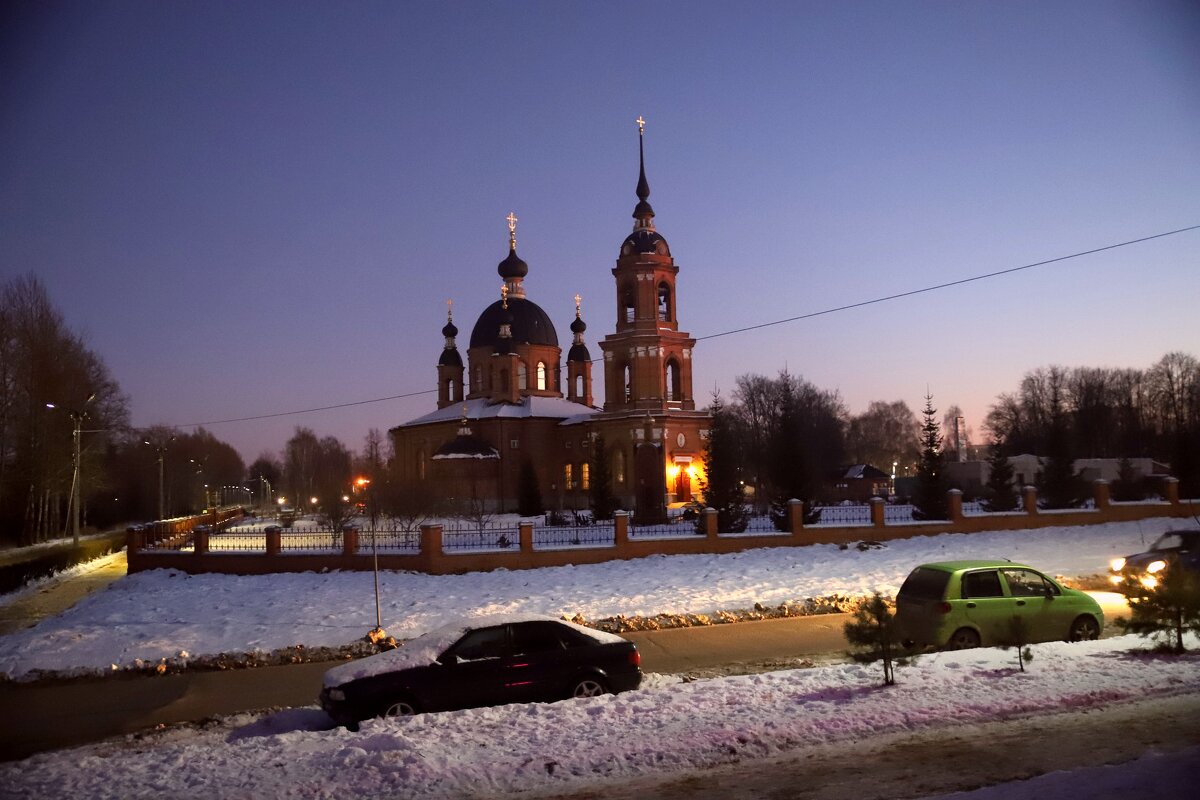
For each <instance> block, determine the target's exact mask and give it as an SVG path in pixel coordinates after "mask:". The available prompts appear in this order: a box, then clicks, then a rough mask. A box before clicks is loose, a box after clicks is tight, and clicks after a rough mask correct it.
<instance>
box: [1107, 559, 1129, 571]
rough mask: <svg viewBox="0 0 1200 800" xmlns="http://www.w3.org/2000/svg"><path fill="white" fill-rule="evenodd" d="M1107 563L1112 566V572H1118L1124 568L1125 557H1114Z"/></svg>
mask: <svg viewBox="0 0 1200 800" xmlns="http://www.w3.org/2000/svg"><path fill="white" fill-rule="evenodd" d="M1108 565H1109V566H1110V567H1112V571H1113V572H1120V571H1121V570H1123V569H1125V559H1123V558H1114V559H1113V560H1112V561H1110V562H1108Z"/></svg>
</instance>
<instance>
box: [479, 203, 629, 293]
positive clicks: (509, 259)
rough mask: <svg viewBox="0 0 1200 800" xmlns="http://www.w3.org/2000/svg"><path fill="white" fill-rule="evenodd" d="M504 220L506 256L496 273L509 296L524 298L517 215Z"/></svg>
mask: <svg viewBox="0 0 1200 800" xmlns="http://www.w3.org/2000/svg"><path fill="white" fill-rule="evenodd" d="M651 213H653V212H651ZM505 219H507V220H508V255H507V256H506V257H505V259H504V260H503V261H501V262H500V263H499V264H497V265H496V272H498V273H500V277H501V278H503V279H504V285H505V286H507V287H508V293H509V294H510V295H511V296H513V297H524V296H525V287H524V285H523V284H524V282H525V276H526V275H528V274H529V265H528V264H526V263H525V262H524V261H522V260H521V257H520V256H518V255H517V215H516V214H514V213H513V212H511V211H510V212H508V216H507V217H506V218H505Z"/></svg>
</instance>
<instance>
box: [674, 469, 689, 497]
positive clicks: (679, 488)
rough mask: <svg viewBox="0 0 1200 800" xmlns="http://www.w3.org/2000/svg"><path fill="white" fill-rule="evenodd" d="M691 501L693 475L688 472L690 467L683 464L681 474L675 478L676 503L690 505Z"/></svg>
mask: <svg viewBox="0 0 1200 800" xmlns="http://www.w3.org/2000/svg"><path fill="white" fill-rule="evenodd" d="M691 500H692V474H691V473H690V472H688V465H687V464H683V465H681V467H680V470H679V474H678V475H676V476H675V501H676V502H679V503H689V502H691Z"/></svg>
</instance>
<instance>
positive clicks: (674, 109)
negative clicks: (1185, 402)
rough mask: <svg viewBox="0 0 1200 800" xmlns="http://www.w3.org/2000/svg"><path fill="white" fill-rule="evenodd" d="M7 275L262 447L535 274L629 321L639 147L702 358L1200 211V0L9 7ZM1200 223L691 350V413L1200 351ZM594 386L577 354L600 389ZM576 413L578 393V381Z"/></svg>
mask: <svg viewBox="0 0 1200 800" xmlns="http://www.w3.org/2000/svg"><path fill="white" fill-rule="evenodd" d="M0 24H2V26H3V27H2V29H0V279H7V278H9V277H11V276H13V275H18V274H23V273H29V272H31V273H33V274H35V275H37V276H38V277H39V278H40V279H41V280H42V281H43V282H44V283H45V284H46V286H47V288H48V290H49V292H50V295H51V298H52V299H53V301H54V302H55V304H56V305H57V306H58V307H59V308H60V310H61V311H62V312H63V313H64V315H65V317H66V319H67V321H68V323H69V324H70V325H71V326H72V327H73V328H74V329H76V330H79V331H81V332H83V333H84V334H85V336H86V338H87V340H88V342H89V344H90V346H91V347H92V348H93V349H94V350H96V351H97V352H99V353H100V354H101V355H102V356H103V357H104V359H105V361H106V362H107V364H108V366H109V368H110V370H111V371H112V372H113V374H114V376H115V377H116V379H117V380H118V381H119V382H120V384H121V386H122V388H123V389H124V391H125V392H126V393H127V394H128V395H129V396H130V398H131V407H132V412H133V423H134V424H135V425H152V424H160V423H162V424H174V425H180V426H183V425H188V424H191V423H199V422H209V421H215V420H225V419H231V418H240V417H249V416H255V415H263V414H272V413H276V412H283V411H291V410H296V409H308V408H313V407H318V406H329V405H335V404H341V403H352V402H357V401H369V400H373V399H375V398H382V397H390V396H394V395H401V394H407V393H415V392H429V394H422V395H418V396H415V397H410V398H407V399H397V400H388V401H384V402H373V403H364V404H361V405H356V406H353V407H349V408H341V409H336V410H328V411H321V412H316V413H308V414H301V415H295V416H282V417H275V418H272V419H263V420H256V421H249V422H234V423H225V424H212V425H208V426H207V427H208V428H209V429H210V430H211V431H212V432H213V433H214V434H216V435H217V436H218V437H220V438H222V439H224V440H226V441H229V442H231V443H232V444H234V445H235V446H236V447H237V448H238V449H239V450H240V451H241V452H242V454H243V456H244V457H245V458H246V459H247V461H250V460H252V459H253V458H254V457H255V456H257V455H258V453H259V452H260V451H262V450H265V449H269V450H272V451H277V450H279V449H280V448H281V447H282V445H283V444H284V442H285V441H286V440H287V438H288V437H289V436H290V434H291V432H292V430H293V428H294V427H295V426H296V425H305V426H308V427H311V428H313V429H314V430H316V431H317V433H318V434H320V435H325V434H333V435H336V436H338V437H339V438H340V439H342V440H343V441H344V442H345V443H346V444H348V445H349V446H351V447H352V448H355V449H359V448H361V446H362V441H363V437H364V436H365V434H366V432H367V430H368V428H371V427H377V428H380V429H384V430H386V429H387V428H389V427H391V426H393V425H396V424H398V423H400V422H404V421H406V420H408V419H411V418H413V417H416V416H419V415H420V414H423V413H425V412H427V411H430V410H432V409H433V408H434V407H435V402H436V395H435V394H434V393H433V391H432V390H434V389H435V388H436V369H435V367H436V363H437V358H438V355H439V353H440V351H441V347H442V338H441V334H440V328H441V326H442V324H443V323H444V321H445V311H446V306H445V301H446V299H447V298H453V299H454V308H455V321H456V323H457V324H458V327H459V328H460V330H461V332H462V333H461V335H460V346H461V349H462V352H463V353H464V356H465V343H466V339H467V337H468V336H469V332H470V329H471V327H472V326H473V325H474V322H475V318H476V317H477V316H478V314H479V312H480V311H482V310H483V308H484V307H485V306H486V305H487V304H488V303H490V302H491V301H492V300H493V299H495V298H496V297H498V294H499V286H500V278H499V276H498V275H497V274H496V264H497V262H499V261H500V260H501V259H502V258H503V257H504V256H505V254H506V252H507V235H508V231H507V226H506V223H505V220H504V218H505V216H506V215H507V214H508V213H509V212H510V211H513V212H515V213H516V214H517V216H518V217H519V218H520V222H519V224H518V229H517V237H518V252H519V253H520V255H521V256H522V258H524V259H525V260H526V261H527V262H528V263H529V266H530V272H529V276H528V278H527V280H526V287H527V290H528V292H529V298H530V299H531V300H534V301H535V302H537V303H538V304H540V305H541V306H542V307H543V308H545V309H546V311H547V312H548V313H549V314H550V315H551V317H552V318H553V319H554V320H555V322H556V323H557V325H558V331H559V342H560V344H562V345H563V346H564V350H565V348H566V346H569V342H570V332H569V330H568V328H567V326H568V325H569V323H570V321H571V319H572V318H573V311H574V301H573V300H572V298H573V296H574V295H575V293H576V292H578V293H580V294H581V295H582V296H583V311H584V318H585V319H586V320H587V322H588V333H587V336H588V343H589V345H590V346H591V350H592V353H593V355H599V348H598V347H597V346H596V342H598V341H599V340H600V339H601V338H602V337H603V336H604V335H605V334H606V333H608V332H609V331H611V330H612V328H613V325H614V322H615V317H616V300H615V294H616V292H615V286H614V283H613V279H612V275H611V272H610V270H611V268H612V266H613V264H614V262H615V259H616V257H617V248H618V245H619V244H620V243H621V241H622V240H623V238H624V237H625V235H626V234H627V233H628V232H629V230H630V228H631V226H632V218H631V217H630V214H631V212H632V211H633V206H634V204H635V203H636V197H635V195H634V188H635V185H636V180H637V126H636V125H635V123H634V120H635V118H636V117H638V116H639V115H642V116H644V117H645V119H646V122H647V125H646V160H647V164H646V170H647V177H648V179H649V181H650V187H651V192H652V194H651V197H650V202H651V203H652V204H653V206H654V209H655V211H656V212H657V217H656V222H657V225H658V229H659V231H660V232H661V233H662V234H663V235H664V236H665V237H666V238H667V240H668V241H669V242H670V243H671V249H672V251H673V254H674V256H675V258H676V262H677V263H678V264H679V266H680V273H679V279H678V292H679V296H678V297H679V300H678V302H679V318H680V324H681V327H682V328H683V329H685V330H687V331H689V332H690V333H691V334H692V335H693V336H696V337H703V336H707V335H711V334H716V333H720V332H723V331H727V330H730V329H735V328H742V327H745V326H749V325H755V324H758V323H762V322H768V321H772V320H777V319H783V318H788V317H793V316H797V315H801V314H806V313H810V312H815V311H821V310H824V309H828V308H832V307H837V306H842V305H847V304H851V303H856V302H861V301H864V300H870V299H872V298H875V297H879V296H883V295H888V294H893V293H898V292H904V291H909V290H912V289H918V288H922V287H925V286H929V285H932V284H937V283H943V282H947V281H953V280H957V279H961V278H966V277H970V276H973V275H978V274H982V273H988V272H993V271H997V270H1002V269H1007V268H1011V267H1018V266H1022V265H1025V264H1029V263H1032V262H1036V261H1042V260H1045V259H1050V258H1055V257H1058V256H1063V255H1068V254H1071V253H1075V252H1079V251H1083V250H1090V249H1093V248H1097V247H1102V246H1105V245H1109V244H1114V243H1117V242H1122V241H1125V240H1129V239H1135V238H1140V237H1143V236H1149V235H1153V234H1156V233H1161V232H1165V231H1170V230H1174V229H1178V228H1183V227H1187V226H1192V225H1198V224H1200V6H1197V5H1196V4H1195V3H1194V2H1146V3H1109V2H1097V1H1095V0H1089V1H1088V2H1078V3H1076V2H1033V3H1019V2H1003V3H988V2H979V3H957V2H954V3H935V2H921V3H911V2H905V3H897V2H886V3H877V2H854V3H832V2H831V3H808V2H780V3H745V4H741V3H730V2H728V1H727V0H726V1H725V2H713V3H709V2H687V3H683V2H679V3H676V2H650V3H647V2H605V3H583V2H577V3H565V2H544V3H533V2H529V3H513V2H509V3H500V2H487V3H485V2H450V3H391V2H389V3H365V2H347V3H319V2H290V3H276V2H255V3H242V2H220V1H219V0H205V2H143V1H136V0H130V1H128V2H86V3H85V2H66V3H52V2H9V3H6V4H4V8H3V10H2V11H0ZM1198 301H1200V231H1191V232H1188V233H1181V234H1178V235H1176V236H1171V237H1167V238H1163V239H1158V240H1155V241H1152V242H1146V243H1143V244H1138V245H1134V246H1131V247H1126V248H1121V249H1117V250H1113V251H1109V252H1105V253H1100V254H1097V255H1092V256H1087V257H1084V258H1080V259H1075V260H1071V261H1066V262H1062V263H1058V264H1054V265H1050V266H1046V267H1040V268H1037V269H1033V270H1026V271H1022V272H1018V273H1016V274H1013V275H1008V276H1003V277H999V278H994V279H990V280H987V281H982V282H976V283H971V284H968V285H965V286H960V287H955V288H950V289H946V290H942V291H938V292H934V293H929V294H922V295H919V296H916V297H911V298H906V299H902V300H897V301H892V302H888V303H884V304H879V305H872V306H868V307H865V308H859V309H855V310H851V311H846V312H841V313H836V314H830V315H826V316H821V317H817V318H815V319H810V320H804V321H798V322H792V323H788V324H785V325H780V326H775V327H770V328H765V329H761V330H757V331H754V332H750V333H744V334H738V335H734V336H726V337H722V338H717V339H713V340H711V341H701V342H700V343H699V344H698V345H697V347H696V356H695V358H696V375H695V391H696V396H697V399H698V400H702V401H703V402H707V399H708V397H709V396H710V394H711V393H712V391H713V390H714V389H720V390H721V392H722V393H723V394H724V395H726V396H727V395H728V394H729V393H730V391H731V390H732V388H733V383H734V378H735V377H736V376H737V375H740V374H743V373H747V372H758V373H763V374H774V373H776V372H777V371H778V370H779V369H780V368H782V367H784V366H786V367H787V368H788V369H789V370H790V371H791V372H793V373H797V374H800V375H802V376H803V377H804V378H806V379H808V380H810V381H812V382H813V383H815V384H817V385H818V386H820V387H822V388H828V389H837V390H839V391H840V392H841V395H842V397H843V399H844V400H845V402H846V404H847V406H848V407H849V409H850V411H851V412H853V413H858V412H861V411H863V410H865V409H866V407H867V404H868V403H870V402H871V401H873V400H886V401H892V400H897V399H902V400H905V401H906V402H907V403H908V404H909V406H910V407H912V408H913V409H914V410H919V408H920V407H921V405H922V404H923V401H922V397H923V395H924V394H925V391H926V386H928V387H929V389H930V390H931V391H932V393H933V395H934V403H935V405H937V406H938V407H939V409H944V408H945V407H946V406H947V405H949V404H951V403H957V404H959V405H960V406H962V407H963V409H964V411H965V414H966V417H967V424H968V425H969V426H970V427H971V428H973V429H975V431H976V432H977V433H976V438H979V434H978V431H979V429H980V427H981V424H982V421H983V417H984V416H985V415H986V413H987V410H988V407H989V405H990V404H991V403H992V402H993V400H994V399H995V397H996V395H997V394H999V393H1001V392H1008V391H1013V390H1014V389H1015V388H1016V387H1017V385H1018V383H1019V381H1020V379H1021V377H1022V375H1023V374H1024V373H1025V372H1027V371H1028V370H1031V369H1033V368H1035V367H1038V366H1044V365H1049V364H1063V365H1067V366H1083V365H1087V366H1112V367H1143V368H1144V367H1148V366H1150V365H1151V364H1152V363H1153V362H1154V361H1156V360H1157V359H1158V358H1159V357H1161V356H1162V355H1163V354H1165V353H1167V352H1169V351H1172V350H1184V351H1186V352H1191V353H1193V354H1196V355H1200V308H1198V305H1197V304H1198ZM599 372H600V370H597V373H599ZM596 394H597V396H598V397H602V396H603V392H602V390H601V389H600V388H599V387H597V392H596Z"/></svg>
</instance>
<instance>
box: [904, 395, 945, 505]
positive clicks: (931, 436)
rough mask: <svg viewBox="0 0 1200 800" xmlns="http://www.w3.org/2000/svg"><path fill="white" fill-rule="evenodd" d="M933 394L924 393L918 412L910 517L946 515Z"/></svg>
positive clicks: (939, 441)
mask: <svg viewBox="0 0 1200 800" xmlns="http://www.w3.org/2000/svg"><path fill="white" fill-rule="evenodd" d="M936 415H937V409H935V408H934V407H933V395H931V394H927V395H925V408H924V410H923V411H922V412H921V416H922V417H923V418H924V421H923V422H922V423H921V461H920V463H919V464H918V465H917V489H916V494H915V496H914V497H913V512H912V515H913V519H917V520H927V519H928V520H935V519H936V520H942V519H948V518H949V516H950V508H949V503H948V502H947V500H946V492H947V491H948V489H947V486H946V476H945V475H944V474H943V470H942V436H941V433H940V431H939V428H938V423H937V416H936Z"/></svg>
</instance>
